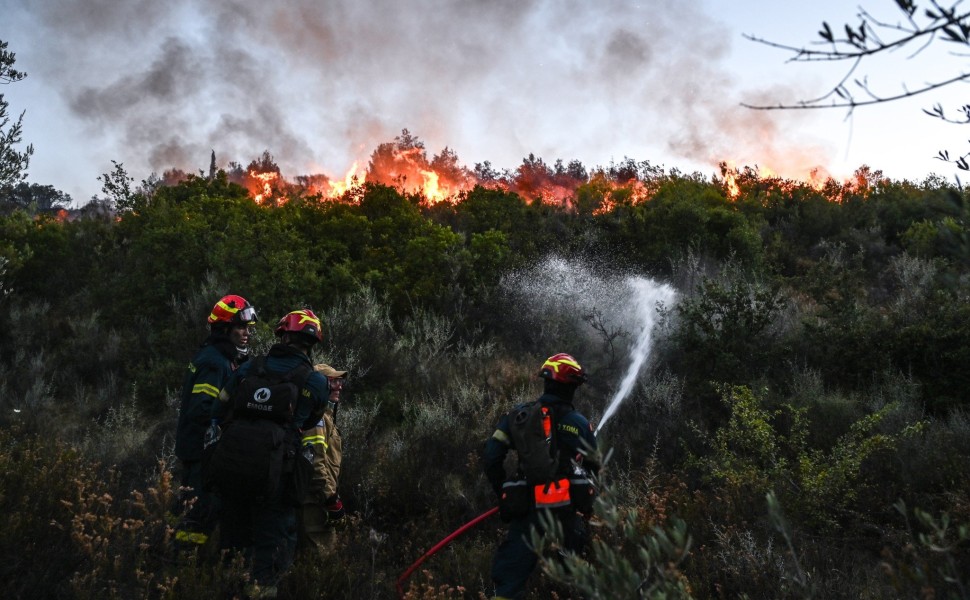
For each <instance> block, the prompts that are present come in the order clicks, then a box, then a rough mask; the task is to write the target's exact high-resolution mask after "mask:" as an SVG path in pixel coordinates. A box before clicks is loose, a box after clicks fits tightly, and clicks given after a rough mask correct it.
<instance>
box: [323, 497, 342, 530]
mask: <svg viewBox="0 0 970 600" xmlns="http://www.w3.org/2000/svg"><path fill="white" fill-rule="evenodd" d="M324 502H325V505H326V509H327V522H328V523H331V524H336V523H338V522H339V521H341V520H343V518H344V514H345V513H344V503H343V501H342V500H341V499H340V496H338V495H337V494H334V495H333V496H330V497H329V498H327V499H326V500H325V501H324Z"/></svg>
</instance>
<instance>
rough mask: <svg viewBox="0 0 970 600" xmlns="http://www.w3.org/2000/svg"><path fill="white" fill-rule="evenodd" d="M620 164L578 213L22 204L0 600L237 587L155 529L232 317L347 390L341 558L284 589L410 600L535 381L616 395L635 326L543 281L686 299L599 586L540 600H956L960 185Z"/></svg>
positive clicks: (205, 188) (643, 384) (521, 205)
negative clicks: (570, 277)
mask: <svg viewBox="0 0 970 600" xmlns="http://www.w3.org/2000/svg"><path fill="white" fill-rule="evenodd" d="M630 167H631V169H630V171H631V172H630V173H626V174H625V175H624V174H623V173H621V172H620V171H618V170H617V171H614V172H612V173H601V174H600V175H599V176H597V177H589V178H587V179H586V180H585V183H582V184H580V185H578V186H577V187H576V190H575V194H574V195H573V196H572V197H571V198H570V199H569V201H568V202H566V203H560V202H556V203H548V202H543V201H542V199H541V198H538V199H532V198H527V199H524V198H523V197H521V196H519V195H517V194H515V193H512V192H510V191H506V190H503V189H497V188H489V187H483V186H477V187H475V188H474V189H472V190H471V191H468V192H465V193H463V194H462V195H460V196H459V197H457V198H455V199H454V201H453V202H439V203H436V204H429V203H427V202H425V201H424V200H423V198H422V197H421V196H417V195H408V194H404V193H401V192H400V191H398V190H397V189H395V188H394V187H389V186H385V185H381V184H367V185H365V186H362V187H358V188H353V189H351V190H350V191H348V192H347V193H346V194H345V195H344V196H343V197H342V198H340V199H336V200H332V199H324V198H321V197H320V196H314V195H312V194H309V193H307V192H306V190H300V189H293V190H291V196H290V197H287V198H285V199H284V201H278V202H275V203H273V204H271V205H257V204H256V203H255V202H253V200H252V199H251V198H250V196H249V193H248V192H247V191H246V189H245V188H243V187H240V186H239V185H236V184H234V183H231V182H230V181H229V178H228V177H227V176H226V174H225V173H224V172H219V173H215V174H213V176H211V177H196V176H189V177H188V178H187V179H185V180H184V181H181V182H179V183H177V184H175V185H170V186H161V185H154V186H143V187H141V188H137V189H133V188H132V187H131V186H130V180H129V179H128V178H127V175H126V174H125V173H124V172H123V170H121V169H120V167H119V168H118V169H117V170H116V172H115V173H114V174H111V175H106V176H105V184H106V185H105V190H106V192H107V193H108V194H109V200H108V201H106V202H105V203H104V204H102V205H92V206H89V207H87V208H86V210H84V211H82V213H83V214H81V215H77V216H75V218H72V219H64V218H63V215H60V216H58V215H57V214H56V213H51V212H45V211H31V210H25V209H23V208H17V209H14V210H10V211H8V212H7V214H4V215H3V216H2V217H0V307H2V310H0V423H2V425H3V433H2V436H3V441H2V443H0V469H2V473H3V475H2V479H0V506H2V507H3V509H4V512H5V513H6V514H7V515H10V516H11V518H10V522H9V524H8V525H7V526H4V527H3V528H2V529H0V552H2V556H3V558H4V560H3V561H2V562H0V564H3V565H4V566H3V567H0V575H2V576H0V581H3V582H6V583H3V584H0V585H2V586H3V589H4V591H5V592H6V593H7V595H10V596H11V597H17V596H20V597H26V596H28V595H30V596H34V595H38V594H39V596H47V597H101V598H103V597H109V596H112V595H113V596H114V597H121V598H130V597H150V598H155V597H179V596H182V597H187V596H188V595H192V594H197V595H207V594H208V593H211V590H212V589H218V588H221V589H224V590H230V591H231V590H232V589H234V588H233V586H234V585H236V584H238V579H239V578H240V577H241V574H240V573H239V572H238V569H237V570H236V571H232V570H230V571H228V572H224V571H220V570H218V569H215V568H214V567H213V566H212V563H211V562H207V560H206V557H205V556H201V557H199V559H198V561H197V562H189V563H185V562H182V563H178V562H175V561H173V560H172V555H171V549H170V547H169V546H168V544H167V543H166V536H167V535H168V532H167V529H166V526H167V525H166V514H165V513H166V511H167V510H168V508H170V506H169V504H170V502H171V499H172V495H173V494H174V491H173V490H172V488H171V479H170V478H171V472H172V469H173V468H174V465H173V463H172V460H171V445H172V434H173V432H174V427H175V407H176V406H177V394H178V386H179V384H180V381H181V375H182V369H183V368H184V365H185V363H186V361H187V360H188V359H189V358H190V357H191V355H192V353H193V351H194V348H195V347H196V346H197V344H198V343H199V342H200V341H201V340H202V338H203V337H204V334H205V331H204V326H203V324H204V319H205V316H206V315H207V314H208V310H209V308H210V307H211V304H212V302H213V300H214V299H216V298H218V297H219V296H221V295H222V294H224V293H229V292H231V293H237V294H241V295H243V296H245V297H246V298H247V299H250V300H251V301H252V302H253V303H254V304H255V305H256V307H257V309H258V310H259V313H260V317H261V319H262V321H261V322H260V323H259V324H258V327H257V336H256V337H257V342H256V344H257V349H265V348H266V347H267V346H268V345H269V344H270V343H271V342H272V334H271V331H272V326H273V325H274V324H275V320H276V319H277V318H279V317H280V316H281V315H282V314H284V313H285V312H287V311H289V310H292V309H295V308H299V307H304V306H305V307H310V308H312V309H313V310H314V311H316V312H317V314H320V315H322V316H323V318H324V321H325V325H326V328H327V329H326V332H325V335H326V340H325V342H324V344H323V348H322V349H321V350H320V351H319V353H318V356H316V358H317V359H318V360H324V361H326V362H329V363H330V364H333V365H335V366H339V367H340V368H346V369H348V370H349V371H350V374H351V389H350V390H349V392H348V393H347V395H346V400H347V401H346V403H345V404H346V407H345V410H344V411H343V412H341V417H340V418H341V423H340V426H341V429H342V431H343V432H344V438H345V452H346V458H345V461H346V463H345V469H344V474H343V480H342V486H341V487H342V490H343V491H342V495H343V496H345V497H346V502H347V504H348V506H349V507H350V508H351V510H352V511H353V512H354V514H355V516H354V517H353V518H352V519H351V523H350V524H349V525H348V526H347V528H346V529H345V530H343V531H341V532H339V534H338V541H337V542H336V544H337V547H335V549H334V558H333V561H332V562H331V563H328V564H326V565H319V564H317V565H303V564H300V565H298V566H297V568H296V569H295V570H294V572H293V573H292V576H291V577H290V579H289V581H288V583H287V586H288V587H287V591H288V593H290V594H293V595H294V596H295V595H296V594H300V595H302V596H305V597H321V598H381V597H388V596H390V595H392V594H393V589H394V583H395V579H396V577H397V575H398V574H399V573H400V572H402V571H403V570H404V569H405V568H406V567H407V566H408V565H409V564H410V563H411V562H412V561H413V560H414V559H415V558H417V557H418V556H420V554H421V553H422V552H423V551H424V550H426V549H427V548H429V547H430V546H431V545H433V544H434V543H435V542H436V541H438V540H439V539H441V538H442V537H444V535H446V534H447V533H449V532H450V531H452V530H453V529H454V528H455V527H457V526H458V525H460V524H461V523H463V522H465V521H467V520H468V519H470V518H471V517H473V516H475V515H476V514H479V513H481V512H483V511H484V510H487V509H488V508H489V507H490V506H492V505H493V503H494V499H493V498H492V497H491V492H490V490H489V489H488V486H487V485H486V484H485V482H484V480H483V477H482V476H481V474H480V469H479V466H478V464H477V462H476V460H477V454H478V452H479V450H480V447H481V443H482V442H483V441H484V439H485V438H486V437H487V436H488V435H489V434H490V433H491V428H492V427H493V426H494V424H495V421H496V419H497V417H498V416H499V415H500V414H501V413H502V412H503V411H504V410H506V409H507V408H508V407H509V406H510V405H511V404H512V403H513V402H515V401H521V400H523V399H527V398H531V396H533V395H534V394H535V393H536V392H537V390H538V388H537V384H536V381H535V379H534V377H533V375H534V372H535V370H536V368H537V366H538V364H540V363H541V360H542V359H544V358H545V356H547V355H549V354H551V353H554V352H560V351H568V352H570V353H572V354H574V355H575V356H577V357H578V358H579V359H580V360H581V361H582V362H583V364H584V366H585V367H586V368H587V370H588V371H589V372H590V376H591V382H590V385H588V386H586V387H584V388H583V390H582V392H581V394H580V396H581V398H580V400H579V401H580V405H581V408H582V409H583V410H584V412H586V413H587V414H589V415H591V417H593V420H594V421H595V420H596V418H597V417H598V416H599V415H601V414H602V413H603V411H604V410H605V408H606V406H605V404H606V402H607V401H608V399H609V398H610V397H611V395H612V393H613V392H614V391H615V387H616V386H617V385H618V381H619V378H620V376H621V375H622V372H623V370H624V369H625V368H626V359H627V355H626V353H625V352H624V349H625V348H628V347H629V345H630V344H631V343H632V340H631V339H630V338H631V332H629V331H620V330H616V329H610V328H609V327H606V326H603V324H602V321H600V320H599V319H598V315H597V314H596V311H595V310H593V311H590V310H586V309H581V308H579V307H577V309H576V310H571V309H570V307H569V306H563V305H562V304H559V305H556V309H555V310H544V308H543V306H529V305H525V304H523V296H522V295H520V294H517V293H516V290H515V289H514V286H512V285H510V283H509V281H510V279H509V276H510V274H513V273H518V274H520V275H521V274H525V276H526V278H528V276H529V275H530V274H535V273H536V272H537V271H536V269H539V272H541V270H542V269H543V268H547V267H546V265H548V264H549V263H548V259H549V257H553V256H555V257H560V258H561V259H562V260H564V261H565V264H566V265H567V269H568V268H574V269H579V268H587V267H588V268H590V269H592V270H594V271H597V272H602V273H608V274H611V275H617V274H638V275H641V276H648V277H651V278H654V279H656V280H658V281H664V282H667V283H669V284H671V285H672V286H673V287H674V288H676V290H677V292H678V298H679V300H678V302H677V303H676V304H674V305H672V306H669V307H665V312H664V314H665V318H664V320H663V323H662V325H661V328H660V330H659V332H660V334H661V335H660V338H659V341H658V343H657V345H656V348H655V351H654V353H653V355H652V363H651V365H650V370H649V373H645V374H644V375H643V376H642V377H641V379H640V381H639V382H638V385H637V386H636V388H635V390H634V392H633V394H632V395H631V397H630V398H629V399H628V400H627V401H626V402H625V403H624V404H623V406H622V407H621V409H620V412H619V413H618V414H617V416H616V417H614V418H613V420H612V421H611V423H610V427H609V429H608V430H606V431H605V432H604V435H603V438H602V439H603V442H604V445H606V446H608V447H609V448H611V449H612V453H611V457H610V459H609V463H608V467H607V469H606V470H605V472H604V481H603V485H604V489H605V490H606V493H604V502H603V504H602V506H601V507H600V508H601V509H602V510H601V515H600V518H601V521H600V523H601V526H600V527H599V528H598V529H597V531H598V533H597V535H598V536H599V537H600V539H601V540H602V541H604V542H606V544H604V545H601V546H599V547H598V548H599V550H598V551H597V552H595V553H594V554H593V555H591V556H590V557H589V563H588V564H587V565H586V567H587V568H589V569H590V571H589V572H585V574H586V575H587V576H588V577H587V579H582V580H581V578H580V574H582V573H583V571H582V570H581V569H574V570H573V571H572V572H571V574H570V573H566V572H561V571H556V569H555V565H549V569H550V575H549V576H546V577H542V578H537V579H536V580H535V581H534V586H533V592H532V593H533V595H534V597H536V598H539V597H549V593H550V591H551V590H558V593H559V594H560V595H561V597H568V596H569V594H570V593H572V592H570V590H572V589H577V588H576V587H570V585H573V586H578V588H579V589H584V586H585V589H587V592H586V596H587V597H594V596H593V595H591V594H592V592H590V591H589V590H590V589H592V588H596V587H597V586H599V588H600V589H601V590H611V591H610V592H609V593H607V592H602V597H617V596H616V595H613V596H610V594H619V593H621V592H620V591H617V590H618V588H611V587H609V586H610V585H618V583H617V582H619V581H621V580H624V579H623V578H622V577H619V575H618V573H619V572H621V571H623V569H626V570H627V571H629V572H632V573H634V574H637V573H639V574H640V579H638V580H642V581H644V582H648V581H649V582H650V583H649V585H644V586H642V587H641V589H640V592H639V593H641V594H643V593H644V592H645V590H653V591H654V592H656V593H660V592H662V591H664V590H666V591H671V590H673V592H671V593H675V594H680V595H684V594H687V593H689V594H691V595H693V596H695V597H699V598H716V597H738V596H739V595H741V594H748V595H749V596H750V597H765V598H769V597H770V598H782V597H798V598H802V597H846V598H849V597H853V598H857V597H860V596H863V595H865V594H870V595H871V596H870V597H891V596H896V595H901V596H911V597H916V596H917V595H919V594H921V593H922V591H921V590H928V589H932V590H934V593H935V594H936V595H937V597H961V596H960V595H961V594H966V593H967V587H966V586H967V585H970V582H968V578H967V577H966V575H965V574H966V573H967V572H970V562H968V559H970V556H968V555H970V551H968V548H967V544H968V542H967V535H968V534H967V530H966V528H965V526H966V524H967V523H970V502H968V498H970V484H968V480H970V478H968V475H970V412H968V407H970V370H968V368H967V365H968V364H970V279H968V276H970V233H968V223H970V221H968V216H970V208H968V206H967V200H968V198H967V194H966V193H965V192H964V191H963V190H962V189H959V188H956V187H954V186H953V185H951V184H948V183H947V182H945V181H944V180H942V179H937V178H929V179H927V180H926V181H923V182H920V183H911V182H905V181H903V182H898V181H891V180H886V179H883V178H881V177H880V176H879V174H878V173H871V172H870V171H868V170H867V169H865V168H863V169H860V171H859V172H858V173H857V177H856V180H855V181H853V182H851V183H842V184H840V183H837V182H834V181H832V180H830V181H829V182H828V183H826V184H825V186H823V187H821V188H820V189H817V188H815V187H812V186H809V185H807V184H803V183H799V182H792V181H783V180H777V179H771V178H762V177H759V176H758V174H757V173H756V172H753V171H750V170H745V171H741V172H734V173H728V172H725V173H724V175H725V178H724V179H717V178H715V179H707V178H704V177H702V176H699V175H696V174H695V175H685V174H681V173H677V172H673V173H665V172H663V171H662V170H657V169H654V168H650V167H649V165H646V164H644V165H639V167H642V168H639V167H638V165H636V164H635V163H631V164H630ZM728 175H730V177H729V178H728V177H727V176H728ZM537 194H539V195H541V191H540V192H537ZM549 293H553V292H549ZM537 361H538V362H537ZM766 498H771V499H772V501H771V502H768V501H767V500H766ZM611 507H617V508H618V509H619V510H620V511H621V513H616V512H611V511H609V510H607V508H611ZM617 514H623V515H626V516H627V520H625V521H624V520H622V519H620V520H617V519H615V518H614V517H616V515H617ZM944 523H947V524H949V527H948V528H944V527H943V524H944ZM954 524H957V525H962V526H963V529H960V528H959V527H954ZM499 535H500V529H499V524H498V523H492V524H491V525H486V526H484V527H482V528H480V529H479V530H477V531H476V532H474V533H472V534H469V535H468V536H467V537H465V538H462V539H461V540H460V541H459V542H456V543H455V544H453V546H452V547H451V549H450V551H449V553H448V554H447V555H443V556H441V557H436V558H435V559H433V561H431V562H430V563H428V571H427V572H426V573H423V574H420V575H416V576H415V577H414V578H413V581H412V582H411V583H412V584H413V587H412V588H411V590H410V594H411V597H414V598H418V597H422V598H427V597H470V598H474V597H477V596H478V594H479V592H481V593H484V594H486V595H488V594H489V593H490V588H489V584H488V569H489V561H490V556H491V551H492V549H493V547H494V545H495V544H496V543H497V541H498V539H499ZM688 536H689V540H690V542H688ZM658 540H659V541H658ZM664 540H666V541H664ZM661 542H663V543H661ZM644 548H648V549H649V550H650V551H649V552H647V551H641V550H643V549H644ZM604 553H608V554H604ZM115 556H122V557H124V559H123V560H120V559H113V558H112V557H115ZM645 556H648V557H650V558H649V560H648V561H647V562H648V563H649V564H645V563H644V561H645V560H646V559H644V557H645ZM210 558H211V557H210ZM650 561H653V562H650ZM624 564H625V565H626V566H623V565H624ZM556 579H559V580H563V581H560V582H558V583H557V582H556V581H554V580H556ZM584 581H593V582H594V583H593V584H588V583H583V582H584ZM458 586H462V587H461V589H459V587H458ZM590 586H592V588H591V587H590ZM39 596H38V597H39Z"/></svg>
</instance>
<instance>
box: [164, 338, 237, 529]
mask: <svg viewBox="0 0 970 600" xmlns="http://www.w3.org/2000/svg"><path fill="white" fill-rule="evenodd" d="M236 355H237V350H236V347H235V346H234V345H233V344H232V343H231V342H230V341H229V340H228V339H227V338H226V337H225V336H222V335H218V334H212V335H210V336H209V338H208V339H207V340H206V341H205V343H204V344H203V346H202V348H201V349H200V350H199V352H198V353H197V354H196V355H195V357H194V358H193V359H192V362H190V363H189V366H188V369H187V370H186V373H185V379H184V381H183V382H182V396H181V400H180V402H179V417H178V426H177V428H176V432H175V456H176V457H177V458H178V459H179V461H180V462H181V466H182V487H183V491H182V494H181V497H180V503H181V504H183V506H184V505H185V504H186V503H188V502H189V501H191V500H194V503H193V504H192V506H191V508H190V509H189V510H188V511H187V512H186V513H185V514H184V515H182V518H181V521H180V522H179V524H178V525H177V527H176V530H175V539H176V540H177V541H179V542H182V543H188V544H204V543H205V542H206V540H207V539H208V536H209V535H210V534H211V533H212V530H213V529H214V528H215V525H216V522H217V520H218V509H219V499H218V497H216V496H215V495H213V494H210V493H208V492H206V491H204V490H203V485H202V483H203V482H202V440H203V437H204V435H205V431H206V429H207V428H208V427H209V421H210V418H211V416H210V414H211V412H212V405H213V403H214V402H215V399H216V398H217V397H218V396H219V390H221V389H222V386H224V385H225V384H226V381H228V380H229V377H230V376H231V375H232V373H233V371H234V370H235V369H236V362H235V360H236Z"/></svg>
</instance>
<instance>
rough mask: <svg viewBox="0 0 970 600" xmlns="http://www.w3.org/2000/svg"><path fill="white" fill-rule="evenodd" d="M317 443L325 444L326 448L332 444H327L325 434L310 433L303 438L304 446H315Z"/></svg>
mask: <svg viewBox="0 0 970 600" xmlns="http://www.w3.org/2000/svg"><path fill="white" fill-rule="evenodd" d="M316 444H323V447H324V448H329V447H330V445H329V444H327V436H325V435H308V436H306V437H304V438H303V445H304V446H313V445H316Z"/></svg>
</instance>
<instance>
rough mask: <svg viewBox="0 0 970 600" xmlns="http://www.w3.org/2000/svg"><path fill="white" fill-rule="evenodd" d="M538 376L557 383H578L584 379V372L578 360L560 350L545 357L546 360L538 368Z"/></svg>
mask: <svg viewBox="0 0 970 600" xmlns="http://www.w3.org/2000/svg"><path fill="white" fill-rule="evenodd" d="M539 377H542V378H544V379H551V380H553V381H558V382H559V383H571V384H573V385H580V384H581V383H583V382H585V381H586V372H585V371H584V370H583V366H582V365H580V364H579V361H577V360H576V359H575V358H573V357H572V356H570V355H569V354H566V353H564V352H560V353H559V354H553V355H552V356H550V357H549V358H547V359H546V362H544V363H542V369H540V370H539Z"/></svg>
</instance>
